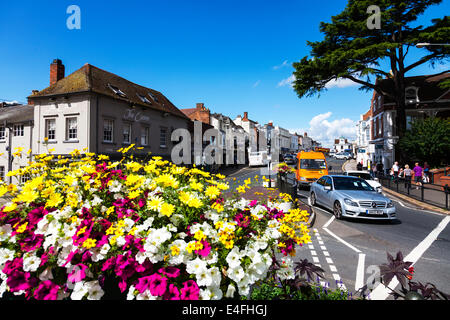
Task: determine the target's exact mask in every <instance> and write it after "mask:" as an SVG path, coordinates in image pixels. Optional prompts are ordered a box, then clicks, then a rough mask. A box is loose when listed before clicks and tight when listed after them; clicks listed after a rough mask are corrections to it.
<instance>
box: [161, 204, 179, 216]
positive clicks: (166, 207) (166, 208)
mask: <svg viewBox="0 0 450 320" xmlns="http://www.w3.org/2000/svg"><path fill="white" fill-rule="evenodd" d="M174 211H175V206H174V205H173V204H170V203H163V204H162V205H161V209H160V210H159V213H161V215H163V216H166V217H170V216H171V215H172V213H173V212H174Z"/></svg>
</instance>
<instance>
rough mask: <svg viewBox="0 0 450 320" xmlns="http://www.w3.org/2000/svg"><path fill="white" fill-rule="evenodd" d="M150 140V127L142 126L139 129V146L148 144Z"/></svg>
mask: <svg viewBox="0 0 450 320" xmlns="http://www.w3.org/2000/svg"><path fill="white" fill-rule="evenodd" d="M143 139H145V141H143ZM149 140H150V127H143V128H142V130H141V146H148V145H149Z"/></svg>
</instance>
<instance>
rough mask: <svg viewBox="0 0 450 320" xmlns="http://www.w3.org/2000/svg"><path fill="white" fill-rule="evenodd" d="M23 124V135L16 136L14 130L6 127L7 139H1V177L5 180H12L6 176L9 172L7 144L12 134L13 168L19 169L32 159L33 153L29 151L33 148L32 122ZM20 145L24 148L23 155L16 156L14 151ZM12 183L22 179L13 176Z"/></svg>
mask: <svg viewBox="0 0 450 320" xmlns="http://www.w3.org/2000/svg"><path fill="white" fill-rule="evenodd" d="M17 124H23V126H24V132H23V136H14V134H13V131H10V130H9V129H8V127H6V128H5V139H2V140H0V154H1V155H0V175H1V176H0V178H1V179H3V180H4V181H7V182H8V183H9V182H10V179H9V178H8V177H6V173H7V172H8V150H7V146H8V145H9V138H10V136H11V157H12V163H11V170H17V169H19V168H20V167H25V166H27V165H28V161H30V156H31V153H29V152H28V151H29V150H30V149H32V131H33V126H32V124H31V123H30V122H29V121H27V122H24V123H17ZM18 147H21V148H23V150H22V152H21V156H14V155H13V153H15V152H17V151H18V149H17V148H18ZM11 183H14V184H17V183H20V181H18V180H17V178H16V177H13V178H11Z"/></svg>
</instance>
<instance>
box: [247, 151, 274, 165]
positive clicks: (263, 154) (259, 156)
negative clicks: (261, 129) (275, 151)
mask: <svg viewBox="0 0 450 320" xmlns="http://www.w3.org/2000/svg"><path fill="white" fill-rule="evenodd" d="M268 163H269V159H268V158H267V151H257V152H250V154H249V155H248V165H249V166H250V167H256V166H266V165H267V164H268Z"/></svg>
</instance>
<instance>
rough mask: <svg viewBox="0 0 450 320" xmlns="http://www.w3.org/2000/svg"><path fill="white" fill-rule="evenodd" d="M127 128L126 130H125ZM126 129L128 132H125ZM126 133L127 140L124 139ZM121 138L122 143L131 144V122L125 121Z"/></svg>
mask: <svg viewBox="0 0 450 320" xmlns="http://www.w3.org/2000/svg"><path fill="white" fill-rule="evenodd" d="M126 129H128V130H126ZM126 131H128V132H126ZM126 135H128V140H125V139H126ZM122 138H123V143H124V144H131V123H128V122H125V123H124V124H123V128H122Z"/></svg>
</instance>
